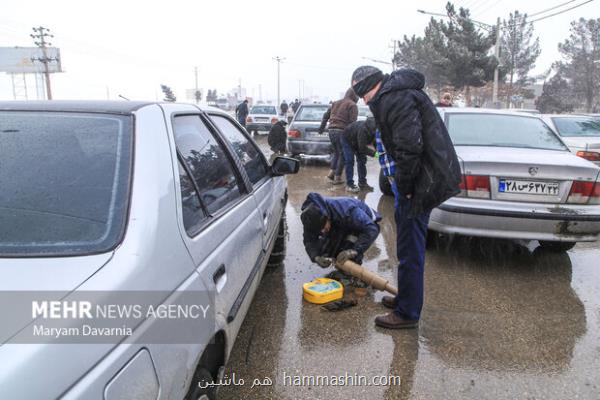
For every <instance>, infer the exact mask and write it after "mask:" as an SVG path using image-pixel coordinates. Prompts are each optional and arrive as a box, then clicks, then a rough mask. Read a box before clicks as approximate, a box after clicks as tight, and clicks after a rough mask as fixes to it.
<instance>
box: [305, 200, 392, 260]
mask: <svg viewBox="0 0 600 400" xmlns="http://www.w3.org/2000/svg"><path fill="white" fill-rule="evenodd" d="M300 219H301V220H302V225H303V226H304V248H305V249H306V253H307V254H308V256H309V257H310V260H311V261H312V262H315V263H317V264H318V265H320V266H321V267H323V268H327V267H329V266H330V265H331V259H332V258H338V256H339V259H341V260H353V261H354V262H356V263H358V264H361V263H362V259H363V255H364V253H365V251H367V249H368V248H369V247H370V246H371V245H372V244H373V242H374V241H375V239H376V238H377V235H379V225H378V222H379V221H381V216H380V215H379V213H377V211H375V210H373V209H372V208H371V207H369V206H368V205H366V204H365V203H364V202H362V201H360V200H357V199H353V198H350V197H325V196H321V195H320V194H319V193H314V192H313V193H309V194H308V196H307V197H306V200H305V201H304V204H302V214H301V215H300Z"/></svg>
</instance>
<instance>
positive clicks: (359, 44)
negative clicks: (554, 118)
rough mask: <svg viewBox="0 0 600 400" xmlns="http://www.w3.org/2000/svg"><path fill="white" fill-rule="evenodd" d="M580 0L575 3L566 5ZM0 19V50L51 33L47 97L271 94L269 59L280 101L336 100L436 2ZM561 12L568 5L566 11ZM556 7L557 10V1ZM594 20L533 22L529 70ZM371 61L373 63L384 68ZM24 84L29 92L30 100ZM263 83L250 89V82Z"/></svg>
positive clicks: (479, 9)
mask: <svg viewBox="0 0 600 400" xmlns="http://www.w3.org/2000/svg"><path fill="white" fill-rule="evenodd" d="M565 1H566V0H544V1H541V0H535V1H522V0H461V1H456V2H455V3H454V4H455V5H456V6H457V7H458V6H466V7H467V8H469V9H471V12H472V17H473V18H474V19H476V20H480V21H483V22H487V23H490V24H491V23H494V22H495V20H496V18H497V17H498V16H500V17H501V18H508V14H509V12H511V11H514V10H515V9H518V10H519V11H521V12H526V13H528V14H532V13H535V12H538V11H541V10H544V9H547V8H549V7H552V6H554V5H558V4H561V3H564V2H565ZM583 1H584V0H577V1H576V2H573V3H572V4H570V5H575V4H578V3H581V2H583ZM7 3H8V4H4V5H3V7H2V13H1V15H0V46H33V43H32V39H31V38H30V37H29V34H30V33H32V31H31V28H32V27H33V26H39V25H42V26H44V27H47V28H50V29H51V31H52V33H53V34H54V35H55V37H54V38H53V39H52V42H53V45H54V46H57V47H59V48H60V50H61V57H62V65H63V69H64V71H65V72H64V73H61V74H53V75H52V86H53V94H54V98H56V99H106V98H107V97H110V98H111V99H117V98H118V97H117V96H118V95H119V94H122V95H123V96H126V97H129V98H131V99H147V100H155V99H157V98H158V99H162V93H161V92H160V87H159V84H160V83H164V84H167V85H169V86H171V87H172V88H173V90H174V92H175V94H176V96H177V97H178V100H181V101H187V100H186V99H185V89H187V88H193V87H194V86H195V82H194V67H195V66H198V69H199V76H198V80H199V86H200V87H201V88H203V89H204V90H203V92H204V93H206V89H207V88H216V89H218V91H219V93H226V92H228V91H230V90H231V89H232V88H234V87H236V86H237V85H238V84H239V80H240V79H241V84H242V86H243V87H245V88H247V93H248V95H249V96H253V97H254V98H255V99H258V98H259V94H260V93H259V91H260V92H262V98H263V100H267V99H275V98H276V95H277V78H276V77H277V67H276V62H275V61H273V60H272V58H273V57H275V56H280V57H285V58H286V60H285V61H284V62H283V63H282V64H281V96H282V99H286V100H288V101H289V100H290V99H292V100H293V98H296V97H298V94H299V92H301V91H302V90H304V93H305V94H306V95H311V94H314V95H320V96H323V97H324V98H332V99H333V98H337V97H338V96H339V94H340V93H342V92H343V91H344V90H345V89H347V87H348V86H349V82H350V75H351V73H352V71H353V70H354V68H355V67H357V66H359V65H363V64H373V63H372V62H370V61H367V60H365V59H363V58H362V57H369V58H373V59H378V60H389V59H390V58H391V54H392V50H391V48H390V47H391V44H392V39H401V38H402V37H403V36H404V35H412V34H417V35H422V34H423V30H424V28H425V26H426V25H427V23H428V21H429V18H430V17H428V16H425V15H422V14H419V13H417V11H416V9H417V8H421V9H424V10H427V11H432V12H444V6H445V4H446V1H441V0H420V1H418V2H413V1H400V0H390V1H380V0H368V1H367V0H363V1H354V0H345V1H326V0H319V1H316V0H302V1H300V0H295V1H285V0H282V1H270V0H268V1H265V0H246V1H238V0H225V1H223V0H216V1H206V0H205V1H198V0H196V1H183V0H171V1H168V2H167V1H160V2H158V1H153V0H146V1H143V2H142V1H137V0H135V1H134V0H120V1H115V0H103V1H97V2H91V1H66V0H54V1H47V0H44V1H42V0H30V1H21V2H19V1H10V2H7ZM567 7H568V6H567ZM565 8H566V7H565ZM580 17H585V18H598V17H600V1H593V2H591V3H589V4H587V5H584V6H582V7H580V8H577V9H575V10H572V11H569V12H567V13H564V14H561V15H558V16H555V17H552V18H548V19H546V20H543V21H539V22H537V23H535V35H537V36H539V37H540V42H541V47H542V54H541V56H540V57H539V58H538V61H537V67H536V70H535V72H541V71H543V70H545V69H547V68H548V67H549V66H550V64H551V63H552V62H553V61H555V60H557V59H558V58H559V57H560V56H559V53H558V50H557V44H558V43H559V42H561V41H563V40H564V39H565V38H566V37H567V36H568V34H569V25H570V22H571V21H573V20H576V19H578V18H580ZM373 65H378V66H379V67H381V68H382V69H384V70H386V69H387V70H389V69H390V68H389V67H388V66H386V65H384V64H373ZM32 82H33V81H30V82H29V86H30V91H29V94H30V96H29V98H30V99H31V98H35V91H34V90H32V89H33V88H32V86H33V83H32ZM259 88H260V89H262V90H260V89H259ZM0 99H2V100H12V99H13V91H12V85H11V80H10V77H9V76H8V75H6V74H4V73H0Z"/></svg>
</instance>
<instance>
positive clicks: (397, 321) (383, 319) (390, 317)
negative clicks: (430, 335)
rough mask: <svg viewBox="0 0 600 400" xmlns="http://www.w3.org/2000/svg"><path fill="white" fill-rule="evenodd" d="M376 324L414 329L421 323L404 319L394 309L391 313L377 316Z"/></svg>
mask: <svg viewBox="0 0 600 400" xmlns="http://www.w3.org/2000/svg"><path fill="white" fill-rule="evenodd" d="M375 325H377V326H381V327H382V328H387V329H412V328H416V327H417V326H418V325H419V321H411V320H407V319H404V318H402V317H400V316H398V315H396V313H394V312H393V311H392V312H390V313H389V314H385V315H379V316H378V317H376V318H375Z"/></svg>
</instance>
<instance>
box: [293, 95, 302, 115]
mask: <svg viewBox="0 0 600 400" xmlns="http://www.w3.org/2000/svg"><path fill="white" fill-rule="evenodd" d="M299 108H300V102H299V101H298V99H295V100H294V102H293V103H292V110H294V114H296V113H297V112H298V109H299Z"/></svg>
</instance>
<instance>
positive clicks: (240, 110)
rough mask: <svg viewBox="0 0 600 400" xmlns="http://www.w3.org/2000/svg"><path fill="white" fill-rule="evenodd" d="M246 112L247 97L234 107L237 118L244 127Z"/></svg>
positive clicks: (247, 111)
mask: <svg viewBox="0 0 600 400" xmlns="http://www.w3.org/2000/svg"><path fill="white" fill-rule="evenodd" d="M248 113H249V110H248V99H245V100H244V101H242V102H241V103H240V104H238V106H237V107H236V108H235V115H236V117H237V120H238V122H239V123H240V125H242V126H243V127H244V128H245V127H246V117H248Z"/></svg>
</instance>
